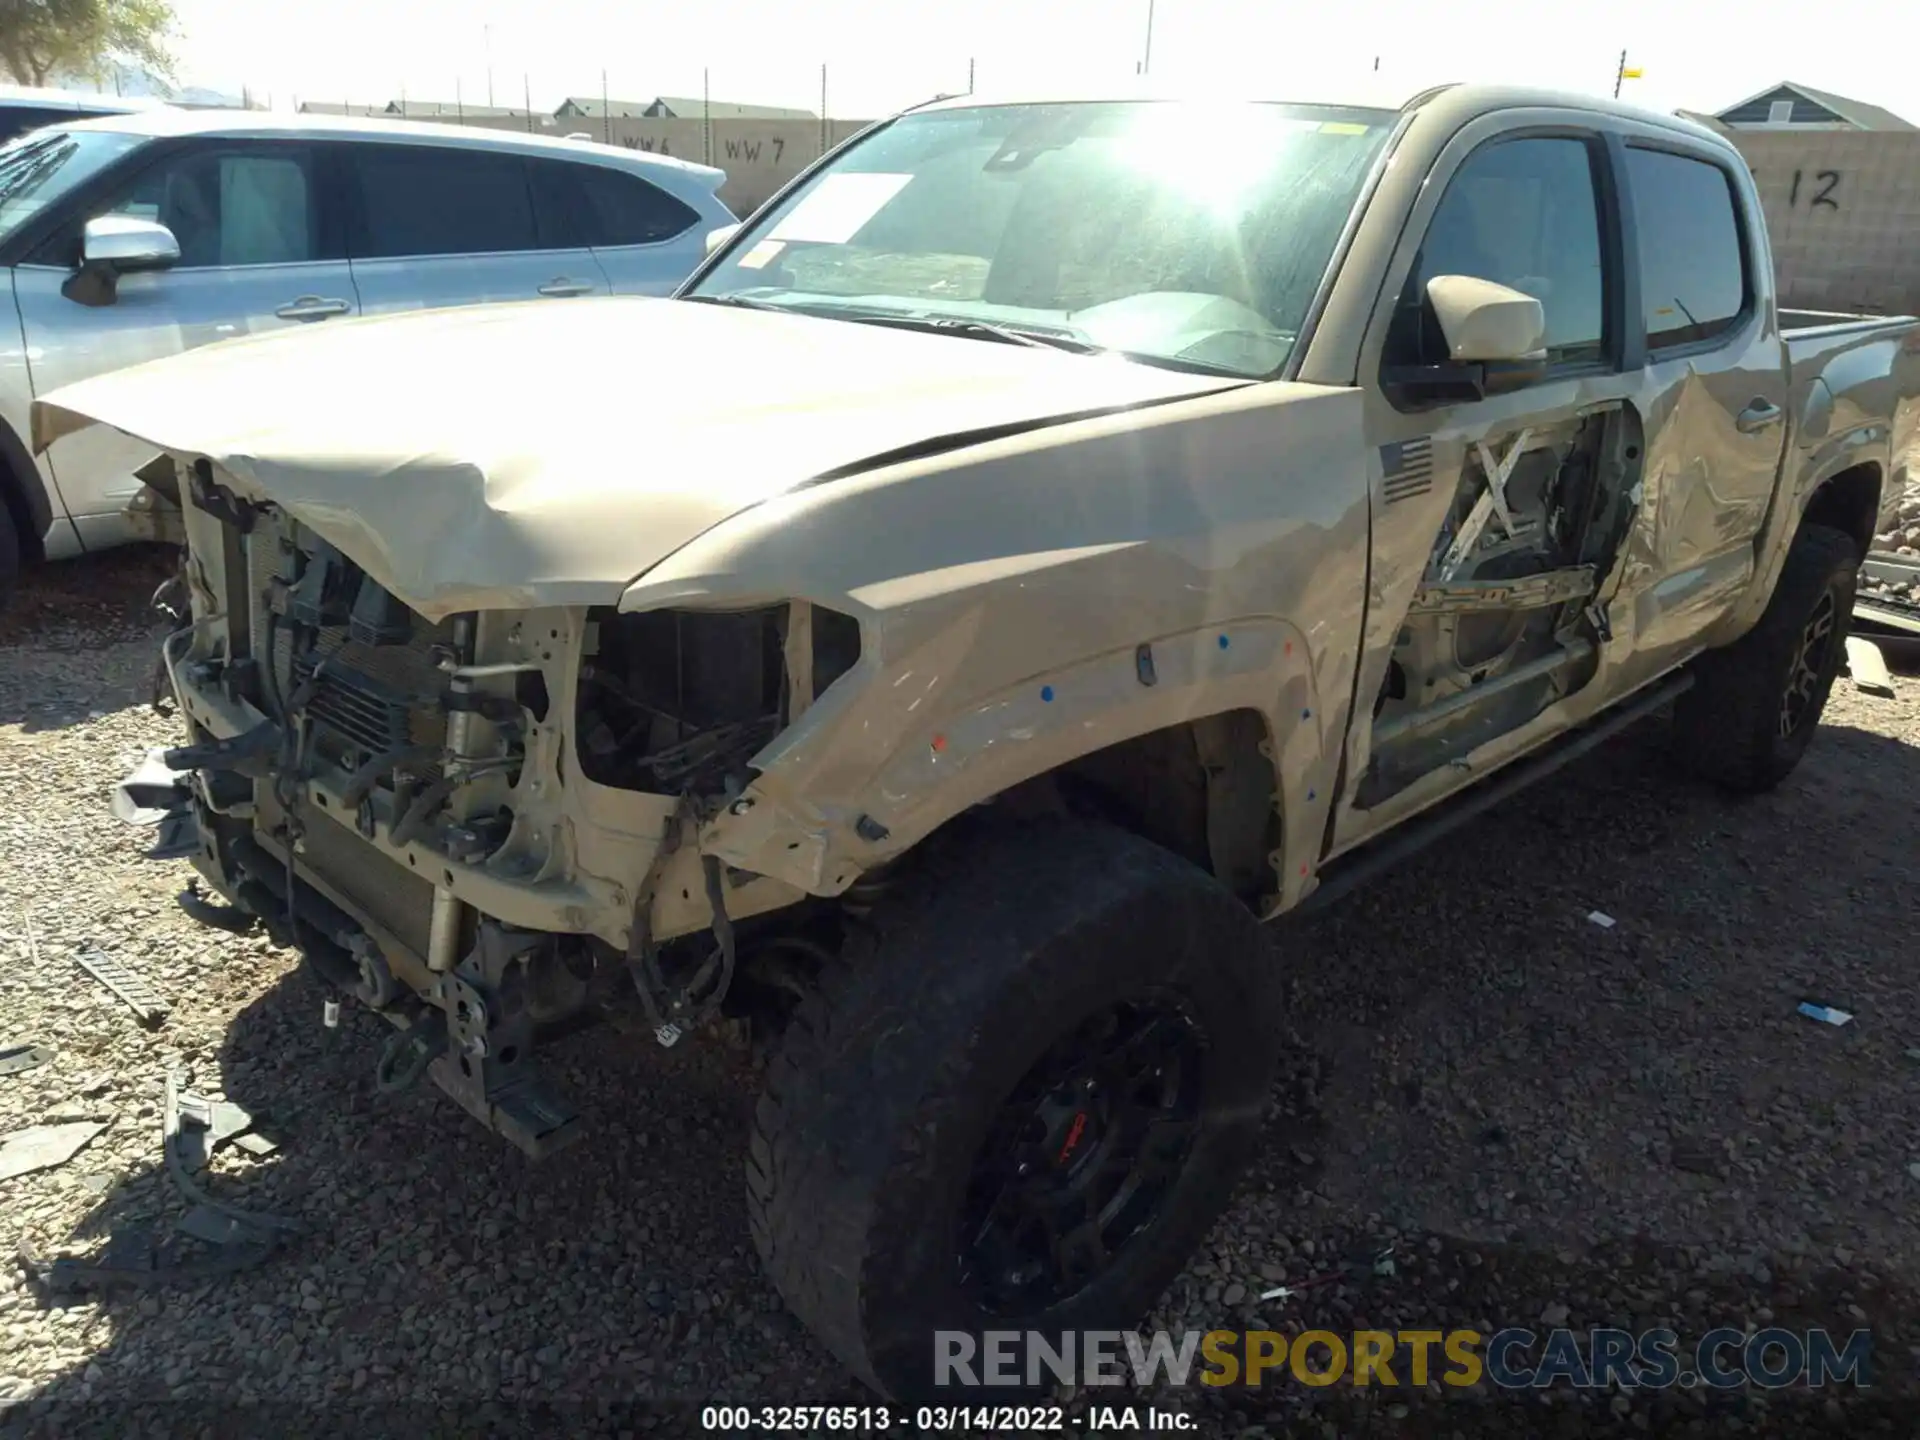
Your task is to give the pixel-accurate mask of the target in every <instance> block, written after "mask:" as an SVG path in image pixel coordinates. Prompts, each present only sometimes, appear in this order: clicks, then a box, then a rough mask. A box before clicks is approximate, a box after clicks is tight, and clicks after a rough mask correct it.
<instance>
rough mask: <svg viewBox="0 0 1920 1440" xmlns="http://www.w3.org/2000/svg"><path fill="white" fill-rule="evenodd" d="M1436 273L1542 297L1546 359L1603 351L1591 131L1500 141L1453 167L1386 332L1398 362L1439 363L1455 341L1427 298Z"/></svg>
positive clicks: (1603, 300) (1589, 355)
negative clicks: (1580, 135)
mask: <svg viewBox="0 0 1920 1440" xmlns="http://www.w3.org/2000/svg"><path fill="white" fill-rule="evenodd" d="M1436 275H1472V276H1476V277H1478V278H1479V279H1482V280H1492V281H1495V282H1496V283H1498V284H1501V285H1506V286H1510V287H1511V288H1513V289H1515V290H1519V291H1521V292H1523V293H1524V294H1527V295H1531V296H1533V297H1534V299H1536V300H1538V301H1539V302H1540V304H1541V306H1542V308H1543V309H1544V310H1545V312H1546V320H1547V334H1546V346H1547V355H1548V358H1549V359H1550V360H1552V361H1554V362H1556V363H1564V362H1569V361H1587V360H1598V359H1600V358H1601V357H1602V356H1603V355H1604V354H1605V346H1604V341H1605V328H1606V325H1605V322H1606V282H1605V270H1604V267H1603V265H1602V262H1601V244H1600V206H1599V202H1598V200H1597V198H1596V192H1595V189H1594V157H1593V150H1592V148H1591V146H1590V145H1589V144H1588V143H1587V142H1586V141H1584V140H1577V139H1570V138H1569V139H1562V138H1557V137H1556V138H1544V137H1542V138H1527V139H1521V140H1497V141H1494V142H1492V143H1491V144H1488V145H1486V146H1485V147H1483V148H1481V149H1479V150H1476V151H1475V152H1474V153H1473V154H1472V155H1470V156H1468V157H1467V161H1466V163H1465V164H1464V165H1462V166H1461V167H1460V169H1459V170H1458V171H1456V172H1455V173H1454V176H1453V179H1452V180H1450V181H1449V182H1448V183H1447V190H1446V194H1444V195H1443V196H1441V199H1440V206H1439V208H1438V209H1437V210H1435V212H1434V215H1433V222H1432V224H1431V225H1429V226H1428V228H1427V236H1426V239H1425V240H1424V241H1423V242H1422V243H1421V246H1420V254H1419V257H1418V258H1417V259H1416V260H1415V262H1414V267H1413V272H1412V274H1410V275H1409V276H1408V277H1407V288H1406V290H1405V291H1404V292H1403V293H1402V295H1401V298H1400V304H1399V306H1398V308H1397V310H1396V313H1395V316H1394V322H1393V329H1392V331H1391V332H1390V334H1389V337H1388V356H1389V359H1390V361H1391V363H1395V364H1408V365H1433V364H1439V363H1440V362H1442V361H1444V360H1445V359H1446V358H1447V346H1446V341H1445V339H1444V338H1443V337H1442V336H1441V334H1440V330H1439V325H1438V323H1437V322H1436V321H1435V319H1434V318H1433V314H1432V310H1431V308H1430V307H1429V306H1428V304H1427V302H1426V286H1427V282H1428V281H1429V280H1431V279H1433V278H1434V277H1435V276H1436Z"/></svg>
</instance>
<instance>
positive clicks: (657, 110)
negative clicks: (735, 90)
mask: <svg viewBox="0 0 1920 1440" xmlns="http://www.w3.org/2000/svg"><path fill="white" fill-rule="evenodd" d="M646 113H647V114H649V115H653V116H660V117H667V118H673V119H679V120H698V119H699V118H700V117H701V116H702V115H710V116H711V117H712V118H713V119H715V120H815V119H818V118H819V117H818V116H817V115H816V114H815V113H814V112H813V111H811V110H798V109H795V108H793V107H792V106H789V105H740V104H737V103H735V102H734V101H731V100H713V101H707V100H702V99H701V98H700V97H699V96H697V95H694V96H685V95H661V96H658V97H656V98H655V99H654V100H653V102H652V103H651V104H650V105H649V106H648V107H647V111H646Z"/></svg>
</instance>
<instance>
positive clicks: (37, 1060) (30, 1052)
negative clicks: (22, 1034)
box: [0, 1040, 53, 1075]
mask: <svg viewBox="0 0 1920 1440" xmlns="http://www.w3.org/2000/svg"><path fill="white" fill-rule="evenodd" d="M52 1058H53V1051H51V1050H49V1049H48V1048H47V1047H46V1046H45V1045H33V1044H29V1043H28V1042H27V1041H25V1040H10V1041H8V1042H6V1043H5V1044H0V1075H18V1074H19V1073H20V1072H21V1071H22V1070H32V1069H35V1068H36V1067H38V1066H41V1065H44V1064H46V1063H47V1062H48V1061H49V1060H51V1059H52Z"/></svg>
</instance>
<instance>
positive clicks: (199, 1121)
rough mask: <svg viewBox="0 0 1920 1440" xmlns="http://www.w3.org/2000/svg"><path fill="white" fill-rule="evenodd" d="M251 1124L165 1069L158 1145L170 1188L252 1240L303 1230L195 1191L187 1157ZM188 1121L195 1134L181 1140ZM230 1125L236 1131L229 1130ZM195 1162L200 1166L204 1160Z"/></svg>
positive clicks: (250, 1119) (243, 1114)
mask: <svg viewBox="0 0 1920 1440" xmlns="http://www.w3.org/2000/svg"><path fill="white" fill-rule="evenodd" d="M252 1124H253V1117H252V1116H251V1115H248V1114H247V1112H246V1111H244V1110H242V1109H241V1108H240V1107H239V1106H238V1105H229V1104H227V1103H226V1102H225V1101H209V1100H206V1099H203V1098H202V1097H200V1096H198V1095H189V1094H187V1093H186V1092H185V1091H183V1090H182V1089H181V1088H180V1076H179V1073H178V1072H177V1071H173V1070H169V1071H168V1072H167V1099H166V1105H165V1106H164V1108H163V1109H162V1111H161V1115H160V1148H161V1153H162V1154H163V1155H164V1157H165V1159H166V1162H167V1173H168V1174H169V1175H171V1176H172V1177H173V1183H174V1185H175V1187H176V1188H177V1189H178V1190H179V1191H180V1193H181V1194H182V1195H185V1196H186V1197H187V1198H188V1199H189V1200H191V1201H193V1202H194V1203H195V1204H196V1205H200V1206H203V1207H205V1208H206V1209H208V1210H211V1211H214V1212H215V1213H216V1214H220V1215H225V1216H228V1217H229V1218H231V1219H233V1220H236V1221H238V1222H239V1223H240V1224H241V1225H242V1226H243V1227H245V1228H246V1229H247V1230H249V1231H250V1232H252V1235H253V1237H254V1238H268V1237H279V1238H282V1239H284V1238H285V1237H287V1236H290V1235H297V1234H299V1233H300V1232H302V1231H303V1230H305V1229H306V1226H305V1225H304V1224H302V1223H301V1222H300V1221H298V1220H295V1219H292V1218H291V1217H289V1216H285V1215H270V1214H267V1213H266V1212H265V1211H260V1210H244V1209H242V1208H241V1207H240V1206H238V1205H229V1204H228V1203H227V1202H226V1201H224V1200H216V1199H214V1198H213V1196H211V1195H209V1194H207V1192H206V1191H205V1190H203V1189H201V1188H200V1186H199V1184H198V1182H196V1181H195V1180H194V1178H193V1167H192V1165H191V1164H190V1161H191V1159H192V1157H193V1156H194V1155H210V1154H211V1153H212V1150H213V1146H214V1145H216V1144H218V1143H219V1142H220V1141H222V1140H225V1139H228V1138H231V1137H235V1136H237V1135H238V1134H239V1133H241V1132H242V1131H244V1130H246V1129H248V1128H249V1127H251V1126H252ZM189 1125H191V1126H192V1127H194V1129H195V1130H196V1131H198V1132H199V1133H198V1134H196V1135H195V1136H194V1137H193V1138H192V1139H191V1140H189V1139H187V1138H186V1130H187V1127H188V1126H189ZM236 1125H237V1126H238V1128H237V1129H235V1128H232V1127H234V1126H236ZM201 1163H202V1164H205V1160H204V1159H203V1160H202V1161H201Z"/></svg>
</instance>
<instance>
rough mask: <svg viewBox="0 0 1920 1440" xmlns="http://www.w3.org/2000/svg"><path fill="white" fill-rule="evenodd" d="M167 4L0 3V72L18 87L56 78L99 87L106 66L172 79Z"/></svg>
mask: <svg viewBox="0 0 1920 1440" xmlns="http://www.w3.org/2000/svg"><path fill="white" fill-rule="evenodd" d="M172 30H173V6H172V5H171V4H169V3H168V0H0V72H4V73H6V74H8V75H11V76H12V77H13V78H14V80H16V81H17V82H19V83H20V84H22V85H44V84H46V83H47V81H48V79H49V78H50V77H52V76H55V75H84V76H87V77H88V78H90V79H92V80H94V81H95V82H98V81H99V80H100V79H101V78H102V77H103V76H104V73H105V71H106V70H107V68H108V67H109V66H110V65H114V64H126V65H138V66H140V67H141V68H142V69H144V70H147V71H148V72H150V73H152V74H154V75H158V76H160V77H162V78H171V77H172V75H173V56H172V54H171V53H169V51H168V49H167V40H168V38H169V36H170V35H171V33H172Z"/></svg>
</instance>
